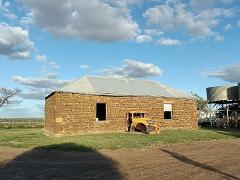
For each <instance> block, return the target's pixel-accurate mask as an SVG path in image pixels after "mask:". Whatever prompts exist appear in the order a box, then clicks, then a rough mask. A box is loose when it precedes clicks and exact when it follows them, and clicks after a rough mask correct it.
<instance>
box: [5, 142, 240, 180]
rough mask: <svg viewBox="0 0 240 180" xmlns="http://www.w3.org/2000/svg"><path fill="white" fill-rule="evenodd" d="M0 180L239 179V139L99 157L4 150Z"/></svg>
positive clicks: (107, 152) (106, 152)
mask: <svg viewBox="0 0 240 180" xmlns="http://www.w3.org/2000/svg"><path fill="white" fill-rule="evenodd" d="M0 179H4V180H5V179H6V180H7V179H234V180H240V140H221V141H208V142H197V143H185V144H175V145H158V146H155V147H151V148H145V149H142V150H136V149H134V150H132V149H124V150H117V151H110V150H104V151H99V152H76V151H75V152H64V151H58V150H39V149H33V150H31V149H13V148H1V149H0Z"/></svg>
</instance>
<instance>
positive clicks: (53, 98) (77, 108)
mask: <svg viewBox="0 0 240 180" xmlns="http://www.w3.org/2000/svg"><path fill="white" fill-rule="evenodd" d="M130 111H139V112H144V113H146V114H147V115H148V116H149V117H150V118H151V119H153V120H155V121H157V122H158V123H159V126H160V130H161V129H164V128H196V127H197V108H196V100H195V99H194V98H192V97H191V96H189V95H186V94H183V93H181V92H178V91H176V90H174V89H172V88H170V87H168V86H166V85H162V84H160V83H157V82H152V81H147V80H140V79H123V78H110V77H93V76H85V77H83V78H81V79H80V80H77V81H74V82H72V83H70V84H68V85H66V86H65V87H63V88H61V89H59V90H57V91H55V92H53V93H51V94H50V95H49V96H47V97H46V101H45V132H46V133H47V134H52V135H61V134H84V133H102V132H104V133H105V132H125V128H126V115H127V113H128V112H130Z"/></svg>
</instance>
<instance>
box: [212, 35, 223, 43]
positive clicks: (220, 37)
mask: <svg viewBox="0 0 240 180" xmlns="http://www.w3.org/2000/svg"><path fill="white" fill-rule="evenodd" d="M214 41H215V42H217V43H222V42H223V41H224V36H220V35H217V36H216V37H215V38H214Z"/></svg>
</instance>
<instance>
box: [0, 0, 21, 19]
mask: <svg viewBox="0 0 240 180" xmlns="http://www.w3.org/2000/svg"><path fill="white" fill-rule="evenodd" d="M11 6H12V4H11V3H10V2H9V1H5V2H3V1H2V0H0V12H2V15H3V16H4V17H6V18H8V19H10V20H16V19H17V18H18V17H17V16H16V15H15V14H14V13H13V12H12V11H11Z"/></svg>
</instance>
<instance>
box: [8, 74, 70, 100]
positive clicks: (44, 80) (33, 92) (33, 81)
mask: <svg viewBox="0 0 240 180" xmlns="http://www.w3.org/2000/svg"><path fill="white" fill-rule="evenodd" d="M56 77H57V74H54V73H51V74H50V73H49V74H46V76H45V77H23V76H14V77H13V81H15V82H16V83H18V84H21V85H23V86H26V87H28V88H30V89H29V91H28V92H26V91H22V92H21V93H20V97H22V98H24V99H38V100H42V99H44V98H45V97H46V96H47V95H49V94H50V93H51V92H53V91H55V90H57V89H58V88H60V87H62V86H64V85H66V84H67V83H69V82H70V81H67V80H58V79H56Z"/></svg>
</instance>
